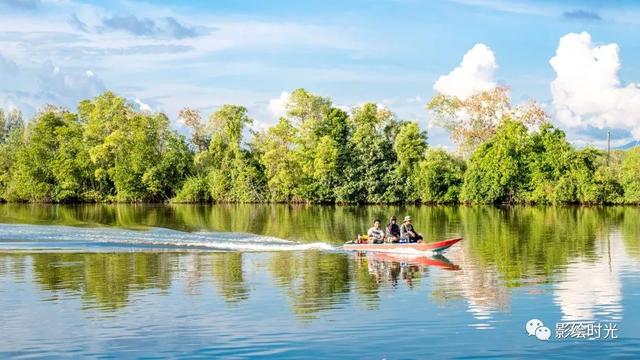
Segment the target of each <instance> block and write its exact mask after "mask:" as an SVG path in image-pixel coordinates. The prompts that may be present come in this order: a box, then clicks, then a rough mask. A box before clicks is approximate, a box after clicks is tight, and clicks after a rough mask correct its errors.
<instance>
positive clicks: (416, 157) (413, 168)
mask: <svg viewBox="0 0 640 360" xmlns="http://www.w3.org/2000/svg"><path fill="white" fill-rule="evenodd" d="M394 140H395V141H394V143H393V149H394V151H395V153H396V158H397V165H396V168H395V173H396V174H395V175H396V176H397V179H398V183H399V187H400V189H398V191H397V192H398V193H399V195H400V196H399V199H398V200H396V201H416V200H418V198H419V195H418V192H417V191H416V185H417V181H418V172H417V168H418V163H419V162H420V160H422V159H424V155H425V151H426V150H427V133H426V132H424V131H421V130H420V126H419V125H418V123H415V122H408V123H403V124H402V125H401V126H400V127H399V131H398V133H397V135H396V136H395V139H394ZM387 198H388V197H387ZM394 200H395V199H394Z"/></svg>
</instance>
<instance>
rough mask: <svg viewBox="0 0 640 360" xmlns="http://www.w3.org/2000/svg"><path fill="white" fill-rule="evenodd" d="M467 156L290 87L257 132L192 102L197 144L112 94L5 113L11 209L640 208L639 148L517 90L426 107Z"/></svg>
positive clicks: (4, 161)
mask: <svg viewBox="0 0 640 360" xmlns="http://www.w3.org/2000/svg"><path fill="white" fill-rule="evenodd" d="M427 108H428V110H429V111H431V113H432V115H433V118H434V121H436V122H437V123H438V124H439V125H441V126H443V127H445V128H447V129H448V130H449V131H450V133H451V137H452V140H453V142H454V143H455V144H456V145H457V146H458V149H457V151H456V152H455V153H452V152H448V151H445V150H443V149H436V148H431V147H429V145H428V142H427V139H428V137H427V133H426V132H425V131H423V130H421V129H420V126H419V125H418V123H417V122H414V121H406V120H400V119H398V118H397V117H396V116H395V115H394V113H393V112H391V110H389V109H387V108H385V107H381V106H379V105H376V104H375V103H367V104H364V105H361V106H359V107H355V108H353V109H352V110H351V111H350V112H349V113H347V112H346V111H344V110H342V109H340V108H338V107H335V106H334V105H333V104H332V101H331V99H330V98H327V97H322V96H317V95H314V94H312V93H310V92H308V91H306V90H304V89H297V90H295V91H293V92H292V94H291V96H290V98H289V101H288V103H287V106H286V110H287V113H286V116H284V117H282V118H280V120H279V121H278V122H277V123H276V124H275V125H273V126H272V127H270V128H268V129H265V130H262V131H259V132H256V131H252V130H250V125H251V124H252V119H251V118H249V116H248V114H247V109H246V108H244V107H242V106H237V105H224V106H222V107H220V108H219V109H218V110H216V111H215V112H214V113H213V114H211V116H210V117H209V118H208V120H206V121H205V120H203V118H202V115H201V114H200V112H199V111H197V110H193V109H189V108H185V109H183V110H182V111H181V112H180V114H179V116H180V121H182V122H183V123H184V124H185V125H186V126H187V127H189V128H190V129H191V137H190V139H187V138H186V137H185V136H183V135H181V134H179V133H178V132H176V131H175V130H172V129H171V127H170V120H169V119H168V117H167V116H166V115H165V114H163V113H151V112H148V111H137V110H135V108H134V107H133V105H132V104H129V103H127V101H126V100H125V99H124V98H122V97H119V96H117V95H116V94H114V93H112V92H105V93H103V94H102V95H100V96H98V97H96V98H93V99H90V100H83V101H81V102H80V103H79V105H78V108H77V112H75V113H74V112H71V111H68V110H66V109H62V108H58V107H54V106H46V107H44V108H43V109H41V110H40V111H39V112H38V113H37V114H36V115H35V116H34V117H33V118H32V119H31V120H30V121H28V123H27V124H25V122H24V120H23V119H22V115H21V113H20V111H19V110H13V111H10V112H7V113H6V114H5V113H4V112H3V111H1V110H0V202H32V203H93V202H124V203H128V202H132V203H135V202H152V203H153V202H158V203H160V202H172V203H269V202H273V203H319V204H412V203H417V204H420V203H422V204H543V205H544V204H584V205H595V204H639V203H640V176H639V175H640V147H636V148H633V149H630V150H627V151H622V150H615V151H612V152H611V153H610V154H609V153H607V152H605V151H601V150H598V149H595V148H592V147H586V148H582V149H577V148H575V147H573V146H572V145H571V144H570V143H569V142H568V141H567V139H566V136H565V133H564V132H563V131H562V130H561V129H558V128H556V127H555V126H553V125H552V124H551V123H550V119H549V117H548V116H547V114H546V113H545V112H544V111H543V110H542V109H541V107H540V106H539V105H537V104H536V103H535V102H530V103H527V104H524V105H519V106H512V105H511V102H510V98H509V91H508V89H507V88H505V87H498V88H495V89H491V90H487V91H482V92H478V93H476V94H474V95H472V96H470V97H469V98H467V99H459V98H456V97H450V96H445V95H442V94H437V95H436V96H434V98H433V99H432V100H431V101H430V102H429V104H427Z"/></svg>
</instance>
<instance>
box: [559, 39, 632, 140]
mask: <svg viewBox="0 0 640 360" xmlns="http://www.w3.org/2000/svg"><path fill="white" fill-rule="evenodd" d="M618 51H619V49H618V45H617V44H615V43H612V44H607V45H600V46H597V45H594V44H593V43H592V41H591V36H590V35H589V34H588V33H586V32H583V33H581V34H575V33H570V34H567V35H565V36H563V37H562V38H561V39H560V44H559V45H558V49H557V50H556V54H555V56H554V57H553V58H551V60H550V61H549V63H550V64H551V66H552V67H553V69H554V70H555V72H556V78H555V79H554V80H553V81H552V82H551V95H552V97H553V110H554V113H555V117H556V118H557V119H558V120H559V121H560V122H561V123H562V124H564V125H566V126H568V127H573V128H585V127H595V128H598V129H604V128H614V129H624V130H628V131H630V132H631V134H632V135H633V137H634V138H635V139H640V86H638V84H635V83H630V84H628V85H626V86H625V85H623V84H622V82H621V81H620V78H619V77H618V71H619V70H620V66H621V65H620V58H619V56H618Z"/></svg>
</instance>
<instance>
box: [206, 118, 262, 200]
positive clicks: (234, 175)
mask: <svg viewBox="0 0 640 360" xmlns="http://www.w3.org/2000/svg"><path fill="white" fill-rule="evenodd" d="M251 123H252V120H251V119H250V118H249V117H248V116H247V109H246V108H244V107H242V106H236V105H224V106H223V107H222V108H220V109H219V110H218V111H216V112H215V113H213V114H212V115H211V119H210V124H211V125H212V128H213V137H212V138H211V143H210V144H209V150H208V157H209V158H210V160H209V161H210V163H211V164H212V166H211V169H210V170H209V174H208V180H209V187H210V192H211V197H212V199H213V200H214V201H219V202H255V201H260V200H261V199H262V197H263V186H264V179H263V176H262V174H261V170H260V168H259V165H258V163H257V161H256V159H255V158H254V154H253V153H252V152H250V151H248V150H246V149H243V148H242V133H243V131H244V129H245V127H246V126H247V125H250V124H251Z"/></svg>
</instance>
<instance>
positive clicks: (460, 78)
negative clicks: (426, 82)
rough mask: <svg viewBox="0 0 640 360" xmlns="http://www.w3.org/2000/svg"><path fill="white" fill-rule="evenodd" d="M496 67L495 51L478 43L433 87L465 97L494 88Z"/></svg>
mask: <svg viewBox="0 0 640 360" xmlns="http://www.w3.org/2000/svg"><path fill="white" fill-rule="evenodd" d="M496 69H498V64H497V63H496V57H495V55H494V53H493V51H491V49H490V48H489V47H488V46H487V45H485V44H482V43H478V44H476V45H475V46H474V47H473V48H471V50H469V51H468V52H467V53H466V54H465V55H464V57H463V58H462V62H461V63H460V65H459V66H458V67H457V68H455V69H453V70H452V71H451V72H450V73H449V74H448V75H442V76H440V78H438V80H437V81H436V82H435V84H434V85H433V89H434V90H436V91H438V92H440V93H442V94H445V95H450V96H457V97H459V98H463V99H464V98H467V97H468V96H469V95H472V94H473V93H474V92H477V91H482V90H487V89H491V88H494V87H495V86H496V81H495V77H494V76H495V72H496Z"/></svg>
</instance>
